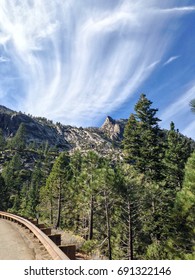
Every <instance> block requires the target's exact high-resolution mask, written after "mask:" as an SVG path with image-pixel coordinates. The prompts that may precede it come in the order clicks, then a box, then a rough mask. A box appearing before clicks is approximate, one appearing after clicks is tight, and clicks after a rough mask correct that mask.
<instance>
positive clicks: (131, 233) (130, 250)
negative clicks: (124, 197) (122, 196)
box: [128, 201, 133, 260]
mask: <svg viewBox="0 0 195 280" xmlns="http://www.w3.org/2000/svg"><path fill="white" fill-rule="evenodd" d="M128 247H129V248H128V252H129V256H128V259H129V260H133V231H132V217H131V202H130V201H128Z"/></svg>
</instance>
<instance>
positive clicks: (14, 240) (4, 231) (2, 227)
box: [0, 219, 35, 260]
mask: <svg viewBox="0 0 195 280" xmlns="http://www.w3.org/2000/svg"><path fill="white" fill-rule="evenodd" d="M34 259H35V253H34V250H33V249H32V248H29V246H28V243H27V241H26V240H25V238H24V236H23V234H22V231H21V230H20V228H19V227H18V226H17V225H16V224H14V223H12V222H9V221H6V220H3V219H0V260H34Z"/></svg>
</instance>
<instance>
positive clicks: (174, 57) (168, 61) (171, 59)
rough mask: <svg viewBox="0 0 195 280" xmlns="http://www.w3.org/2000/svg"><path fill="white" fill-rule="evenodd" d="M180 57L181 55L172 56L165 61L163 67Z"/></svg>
mask: <svg viewBox="0 0 195 280" xmlns="http://www.w3.org/2000/svg"><path fill="white" fill-rule="evenodd" d="M179 57H180V55H177V56H171V57H170V58H169V59H168V60H167V61H165V63H164V64H163V66H165V65H168V64H170V63H171V62H173V61H174V60H176V59H178V58H179Z"/></svg>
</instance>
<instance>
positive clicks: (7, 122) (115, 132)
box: [0, 106, 126, 155]
mask: <svg viewBox="0 0 195 280" xmlns="http://www.w3.org/2000/svg"><path fill="white" fill-rule="evenodd" d="M125 122H126V120H119V121H116V120H113V119H112V118H111V117H109V116H108V117H107V118H106V120H105V122H104V124H103V125H102V126H101V127H100V128H98V127H89V128H82V127H79V128H78V127H74V126H70V125H62V124H61V123H56V124H54V123H53V122H52V121H50V120H47V119H46V118H41V117H33V116H31V115H26V114H24V113H21V112H15V111H13V110H10V109H8V108H6V107H4V106H0V129H2V131H3V134H4V136H5V138H6V139H8V140H9V139H11V138H12V137H13V136H14V135H15V134H16V132H17V130H18V128H19V126H20V124H21V123H23V124H24V126H25V131H26V141H27V143H28V144H30V143H34V142H35V143H37V144H38V145H40V144H42V143H43V142H48V144H49V145H50V146H55V147H57V148H58V149H59V150H64V149H65V150H69V151H70V150H75V149H79V150H90V149H93V150H96V151H97V152H98V153H100V154H102V155H106V154H112V153H113V150H114V151H115V153H120V142H121V140H122V138H123V132H124V126H125Z"/></svg>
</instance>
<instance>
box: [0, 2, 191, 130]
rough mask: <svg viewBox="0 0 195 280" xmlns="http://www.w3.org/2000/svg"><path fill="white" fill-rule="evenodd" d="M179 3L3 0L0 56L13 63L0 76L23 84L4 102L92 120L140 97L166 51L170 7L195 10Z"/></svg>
mask: <svg viewBox="0 0 195 280" xmlns="http://www.w3.org/2000/svg"><path fill="white" fill-rule="evenodd" d="M176 2H177V1H173V0H171V1H163V3H160V2H158V4H157V2H156V1H154V0H149V1H147V3H146V1H141V0H138V1H128V0H107V1H104V0H99V1H95V0H94V1H93V0H92V1H91V0H90V1H89V0H87V1H77V0H67V1H59V0H51V1H46V0H40V1H22V0H17V1H16V0H14V1H6V0H1V1H0V55H1V56H2V57H8V59H9V60H10V62H9V67H8V66H7V68H6V69H5V70H4V72H3V73H0V78H1V80H3V79H5V80H6V85H7V77H8V76H9V77H13V78H14V77H16V78H17V81H18V82H17V83H16V81H15V80H14V82H13V81H12V82H10V83H11V84H10V85H9V87H10V88H11V90H10V92H9V91H6V92H7V93H6V96H4V97H3V99H2V98H1V99H0V101H1V102H3V103H4V104H8V103H9V102H10V99H13V100H14V101H13V102H14V104H15V107H16V108H15V109H17V108H18V109H20V110H22V111H25V112H30V113H32V114H33V115H41V116H42V115H43V116H46V117H48V118H51V119H54V120H58V121H61V122H63V123H68V124H77V125H91V124H92V123H93V124H94V123H95V121H94V120H98V119H99V118H100V117H101V116H103V115H105V114H107V113H109V112H111V111H112V110H115V109H116V108H118V107H119V106H120V105H121V104H122V103H123V102H125V100H127V99H128V98H129V97H130V96H131V95H133V94H135V92H136V91H137V90H138V89H140V87H141V85H142V83H143V82H144V81H145V80H146V79H147V78H148V77H150V75H151V74H152V72H153V71H154V69H155V67H156V66H157V65H158V64H159V62H160V61H161V60H162V58H163V57H164V56H165V54H166V52H167V50H168V48H169V46H170V44H171V43H172V40H173V38H172V36H171V35H170V34H169V33H168V32H164V30H165V29H166V27H167V25H168V24H169V23H170V20H173V15H172V13H171V12H174V14H175V15H176V16H177V14H179V15H180V14H181V12H182V13H186V12H193V11H194V7H183V8H182V7H181V8H177V7H176V8H175V7H174V6H173V5H174V4H175V3H176ZM159 12H160V13H162V14H163V17H162V18H161V20H160V21H159V20H158V16H159ZM170 59H171V58H170ZM174 59H176V58H173V57H172V60H171V61H173V60H174ZM171 61H169V62H168V61H167V64H168V63H170V62H171ZM10 81H11V79H10ZM4 84H5V83H4ZM0 88H1V91H3V90H4V88H3V83H2V84H0Z"/></svg>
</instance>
